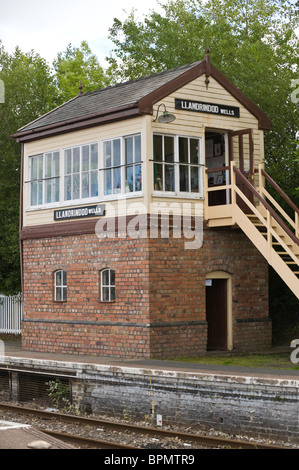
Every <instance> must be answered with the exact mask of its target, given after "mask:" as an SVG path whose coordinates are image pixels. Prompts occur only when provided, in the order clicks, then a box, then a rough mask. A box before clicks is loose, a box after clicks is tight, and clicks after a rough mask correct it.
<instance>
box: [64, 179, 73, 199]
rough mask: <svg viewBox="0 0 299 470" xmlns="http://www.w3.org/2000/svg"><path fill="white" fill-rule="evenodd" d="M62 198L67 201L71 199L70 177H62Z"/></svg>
mask: <svg viewBox="0 0 299 470" xmlns="http://www.w3.org/2000/svg"><path fill="white" fill-rule="evenodd" d="M64 199H65V201H69V200H70V199H72V177H71V176H65V178H64Z"/></svg>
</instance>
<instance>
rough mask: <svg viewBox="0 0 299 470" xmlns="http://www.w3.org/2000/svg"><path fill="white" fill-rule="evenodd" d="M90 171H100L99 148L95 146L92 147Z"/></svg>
mask: <svg viewBox="0 0 299 470" xmlns="http://www.w3.org/2000/svg"><path fill="white" fill-rule="evenodd" d="M90 152H91V157H90V169H91V170H97V169H98V146H97V145H96V144H93V145H91V146H90Z"/></svg>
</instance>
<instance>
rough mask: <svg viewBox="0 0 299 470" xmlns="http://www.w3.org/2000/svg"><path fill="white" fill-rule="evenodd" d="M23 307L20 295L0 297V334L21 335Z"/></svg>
mask: <svg viewBox="0 0 299 470" xmlns="http://www.w3.org/2000/svg"><path fill="white" fill-rule="evenodd" d="M22 318H23V306H22V296H21V294H18V295H12V296H10V297H6V296H5V295H0V333H6V334H7V333H9V334H15V335H16V334H21V320H22Z"/></svg>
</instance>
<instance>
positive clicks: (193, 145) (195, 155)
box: [190, 139, 199, 163]
mask: <svg viewBox="0 0 299 470" xmlns="http://www.w3.org/2000/svg"><path fill="white" fill-rule="evenodd" d="M190 163H199V141H198V139H190Z"/></svg>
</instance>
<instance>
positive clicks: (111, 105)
mask: <svg viewBox="0 0 299 470" xmlns="http://www.w3.org/2000/svg"><path fill="white" fill-rule="evenodd" d="M198 63H199V62H195V63H192V64H189V65H185V66H181V67H177V68H175V69H172V70H168V71H165V72H161V73H157V74H154V75H150V76H147V77H143V78H140V79H137V80H131V81H129V82H125V83H122V84H118V85H115V86H109V87H106V88H101V89H98V90H95V91H91V92H87V93H84V94H83V95H78V96H76V97H75V98H73V99H71V100H70V101H67V102H66V103H64V104H63V105H61V106H59V107H58V108H55V109H53V110H52V111H50V112H49V113H47V114H45V115H43V116H41V117H39V118H38V119H36V120H35V121H33V122H31V123H29V124H26V125H25V126H23V127H22V128H20V129H19V130H18V132H24V131H29V130H33V129H37V128H41V127H44V126H49V125H51V124H58V123H62V122H65V121H66V120H70V119H74V118H82V117H84V116H89V115H97V114H99V113H103V112H109V111H112V110H113V109H118V108H122V107H123V108H125V107H128V106H130V105H137V103H138V101H139V100H140V99H141V98H143V97H145V96H147V95H148V94H150V93H151V92H153V91H154V90H156V89H158V88H159V87H161V86H163V85H165V84H166V83H168V82H169V81H171V80H172V79H174V78H176V77H178V76H180V75H181V74H182V73H184V72H186V71H187V70H189V69H190V68H192V67H194V66H195V65H196V64H198Z"/></svg>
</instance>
